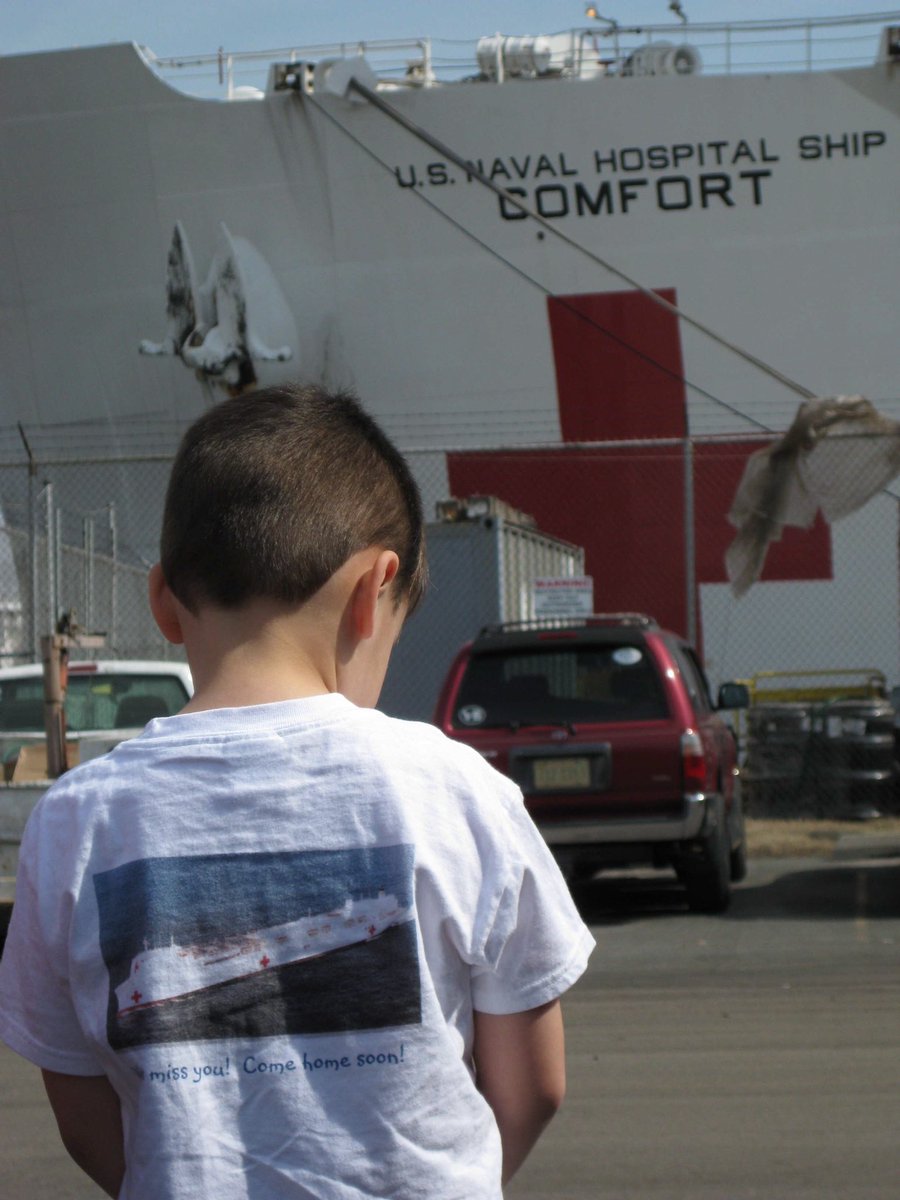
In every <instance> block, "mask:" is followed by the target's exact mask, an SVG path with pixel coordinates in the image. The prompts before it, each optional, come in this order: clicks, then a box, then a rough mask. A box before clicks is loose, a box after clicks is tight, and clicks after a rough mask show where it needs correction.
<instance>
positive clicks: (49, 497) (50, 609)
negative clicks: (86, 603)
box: [44, 482, 57, 629]
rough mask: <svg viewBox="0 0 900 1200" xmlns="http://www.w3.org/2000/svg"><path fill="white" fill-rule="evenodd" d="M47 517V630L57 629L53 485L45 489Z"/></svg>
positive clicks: (48, 484) (49, 484)
mask: <svg viewBox="0 0 900 1200" xmlns="http://www.w3.org/2000/svg"><path fill="white" fill-rule="evenodd" d="M44 496H45V498H46V505H47V515H46V526H47V628H48V629H55V628H56V617H57V612H56V551H55V548H54V540H55V539H54V536H53V484H52V483H49V482H48V483H47V484H46V486H45V487H44Z"/></svg>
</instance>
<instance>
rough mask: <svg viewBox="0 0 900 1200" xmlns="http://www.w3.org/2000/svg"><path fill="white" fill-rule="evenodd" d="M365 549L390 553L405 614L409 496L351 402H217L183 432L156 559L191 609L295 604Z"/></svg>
mask: <svg viewBox="0 0 900 1200" xmlns="http://www.w3.org/2000/svg"><path fill="white" fill-rule="evenodd" d="M369 546H381V547H383V548H385V549H387V550H394V551H396V553H397V554H398V556H399V558H400V567H399V570H398V572H397V576H396V581H395V585H394V586H395V595H396V599H397V602H398V603H399V602H400V601H401V600H403V599H406V600H408V602H409V606H410V609H412V608H414V607H415V605H416V604H417V603H418V601H419V600H420V598H421V596H422V593H423V591H424V587H425V579H426V568H425V549H424V523H423V518H422V503H421V499H420V497H419V489H418V487H417V486H416V483H415V480H414V479H413V476H412V472H411V471H410V469H409V466H408V464H407V463H406V461H405V459H404V458H403V456H402V455H401V454H400V452H399V451H398V450H397V449H396V447H395V446H394V445H393V443H392V442H391V441H390V439H389V438H388V437H387V436H386V434H385V433H384V432H383V431H382V430H381V429H380V428H379V426H378V425H377V424H376V422H375V421H374V420H373V419H372V417H370V416H369V414H368V413H367V412H366V411H365V410H364V409H363V408H362V406H361V404H360V403H359V401H358V400H357V399H356V398H355V397H354V396H352V395H350V394H349V393H346V392H337V393H329V392H326V391H325V390H324V389H322V388H320V387H313V386H310V387H274V388H267V389H265V390H261V391H257V392H252V393H248V394H246V395H243V396H238V397H235V398H234V399H231V400H225V401H223V402H222V403H221V404H219V405H217V406H216V407H215V408H213V409H210V410H209V412H207V413H205V414H204V415H203V416H202V417H200V418H199V419H198V420H197V421H195V422H194V424H193V425H192V426H191V427H190V428H189V429H188V431H187V432H186V433H185V435H184V437H183V439H182V442H181V446H180V447H179V450H178V454H177V456H176V458H175V462H174V464H173V467H172V474H171V477H170V479H169V486H168V490H167V492H166V502H165V510H164V513H163V529H162V543H161V553H160V559H161V564H162V570H163V575H164V576H165V579H166V582H167V583H168V585H169V587H170V588H171V590H172V591H173V593H174V594H175V595H176V596H177V597H178V599H179V600H180V601H181V603H182V604H184V605H185V606H186V607H187V608H188V609H190V610H191V611H196V609H197V608H198V606H199V605H201V604H202V603H203V602H211V603H213V604H215V605H217V606H219V607H222V608H236V607H238V606H239V605H241V604H243V603H245V602H246V601H248V600H252V599H256V598H263V597H264V598H268V599H273V600H281V601H284V602H285V603H289V604H297V605H299V604H302V603H303V602H304V601H306V600H308V599H309V598H310V596H312V595H314V593H315V592H317V591H318V590H319V588H320V587H322V585H323V584H324V583H325V582H326V581H327V580H328V579H330V577H331V576H332V575H333V574H334V573H335V571H337V570H338V568H339V567H341V566H342V565H343V564H344V563H345V562H346V561H347V560H348V559H349V558H350V557H351V555H353V554H355V553H357V552H358V551H360V550H364V549H366V548H367V547H369Z"/></svg>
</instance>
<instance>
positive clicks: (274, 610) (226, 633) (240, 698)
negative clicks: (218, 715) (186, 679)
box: [184, 601, 338, 712]
mask: <svg viewBox="0 0 900 1200" xmlns="http://www.w3.org/2000/svg"><path fill="white" fill-rule="evenodd" d="M310 624H311V622H310V621H309V620H306V619H303V618H302V617H301V616H299V615H298V612H297V611H294V610H289V609H286V608H285V607H284V606H282V605H278V604H273V603H270V602H268V601H254V602H252V603H251V604H250V605H248V606H246V607H244V608H241V609H239V610H236V611H230V610H223V609H208V608H207V609H204V611H203V614H202V617H201V618H200V619H198V620H197V621H196V622H195V623H194V627H193V628H192V629H191V630H190V632H189V634H188V637H187V638H186V639H185V645H186V649H187V651H188V661H189V663H190V665H191V672H192V674H193V675H194V695H193V697H192V699H191V700H190V702H189V703H188V704H187V706H186V707H185V709H184V711H185V712H202V711H204V710H207V709H213V708H243V707H245V706H249V705H253V704H273V703H275V702H277V701H281V700H298V699H302V698H304V697H308V696H322V695H327V694H328V693H329V692H335V691H337V690H338V686H337V674H336V670H335V666H334V664H335V660H336V654H335V649H334V644H335V636H336V635H335V634H334V633H333V632H331V631H329V630H327V629H325V628H310ZM312 624H313V625H315V622H313V623H312Z"/></svg>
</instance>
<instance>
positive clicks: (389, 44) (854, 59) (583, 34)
mask: <svg viewBox="0 0 900 1200" xmlns="http://www.w3.org/2000/svg"><path fill="white" fill-rule="evenodd" d="M889 25H900V10H896V9H895V10H892V11H882V12H873V13H866V14H857V15H855V16H850V17H818V18H809V19H806V20H803V19H784V20H775V21H735V22H731V23H729V24H711V23H698V24H681V23H678V24H667V25H640V26H633V25H626V24H619V23H617V22H614V21H612V20H607V19H603V18H598V21H597V23H596V24H594V25H592V26H590V27H587V28H582V29H573V30H570V31H568V32H566V33H555V34H550V35H539V34H535V35H534V36H535V37H537V36H547V37H548V38H549V41H550V42H551V44H552V55H551V61H550V67H549V70H548V71H547V74H548V75H550V76H553V75H557V76H558V75H563V76H565V77H569V78H584V77H587V76H589V77H596V76H597V75H602V76H605V77H607V78H610V77H611V78H615V77H625V76H627V75H628V74H629V71H628V63H629V59H630V58H631V56H632V55H633V54H634V53H635V52H636V51H637V50H639V49H641V48H642V47H646V46H649V45H654V44H657V45H658V44H660V43H670V44H672V45H675V46H679V45H683V44H687V45H689V46H691V47H693V48H694V49H695V50H697V51H698V52H699V54H700V58H701V61H702V71H703V73H704V74H711V75H723V74H733V73H734V74H737V73H740V74H753V73H763V72H773V71H779V72H782V71H813V70H835V69H840V68H848V67H860V66H868V65H870V64H871V63H872V62H874V61H875V60H876V57H877V55H878V51H879V42H880V38H881V33H882V30H883V28H884V27H885V26H889ZM143 53H144V55H145V57H146V59H147V61H148V62H149V63H150V65H151V66H152V67H153V68H154V70H156V71H157V72H158V74H159V75H160V76H161V77H162V78H164V79H165V80H166V81H167V82H169V83H171V84H172V85H173V86H175V87H178V88H179V89H180V90H183V91H186V92H190V93H192V94H195V95H201V96H209V97H218V98H223V97H224V98H225V99H233V98H238V97H241V96H243V95H246V94H247V93H246V92H244V91H242V89H243V88H247V87H249V88H257V89H263V88H264V87H265V85H266V77H267V74H268V68H269V65H270V64H271V63H274V62H318V61H320V60H322V59H325V58H344V57H349V56H352V55H357V54H363V55H365V57H366V59H367V61H368V62H369V65H370V66H371V67H372V68H373V70H374V71H375V72H376V74H377V75H378V77H379V78H380V79H381V80H382V81H383V82H384V83H386V84H393V85H394V86H400V87H403V86H407V87H423V86H425V87H428V86H433V85H435V84H440V83H451V82H456V81H460V80H465V79H472V80H478V79H483V78H484V76H483V75H482V73H481V71H480V69H479V65H478V59H477V55H476V49H475V44H474V43H471V42H461V41H449V40H444V39H431V38H413V39H408V40H360V41H355V40H348V41H343V42H334V43H329V44H319V45H306V46H304V45H299V44H297V45H293V46H287V47H278V48H274V49H268V50H239V51H231V50H225V49H224V48H220V49H219V50H218V51H217V52H216V53H214V54H201V55H193V56H178V57H169V58H161V57H158V56H157V55H155V54H154V53H153V52H152V51H151V50H149V49H147V48H143Z"/></svg>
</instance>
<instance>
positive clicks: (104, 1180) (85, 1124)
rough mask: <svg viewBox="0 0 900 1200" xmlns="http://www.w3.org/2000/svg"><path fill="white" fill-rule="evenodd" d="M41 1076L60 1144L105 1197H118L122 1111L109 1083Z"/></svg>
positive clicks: (122, 1151)
mask: <svg viewBox="0 0 900 1200" xmlns="http://www.w3.org/2000/svg"><path fill="white" fill-rule="evenodd" d="M41 1074H42V1075H43V1077H44V1087H45V1088H46V1090H47V1098H48V1099H49V1101H50V1107H51V1108H52V1109H53V1115H54V1116H55V1117H56V1124H57V1125H58V1126H59V1134H60V1137H61V1138H62V1141H63V1145H64V1146H65V1148H66V1149H67V1150H68V1152H69V1154H70V1155H71V1156H72V1158H73V1159H74V1160H75V1162H76V1163H77V1164H78V1165H79V1167H81V1169H82V1171H84V1172H85V1173H86V1174H87V1175H89V1176H90V1177H91V1179H93V1181H94V1183H96V1184H98V1185H99V1186H100V1187H101V1188H102V1189H103V1190H104V1191H105V1192H106V1194H107V1195H108V1196H112V1197H116V1196H118V1194H119V1191H120V1190H121V1187H122V1180H123V1178H124V1176H125V1148H124V1139H123V1136H122V1110H121V1108H120V1106H119V1097H118V1096H117V1095H116V1092H115V1090H114V1088H113V1086H112V1084H111V1083H110V1082H109V1080H108V1079H107V1078H106V1076H105V1075H60V1074H59V1073H58V1072H56V1071H42V1072H41Z"/></svg>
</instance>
